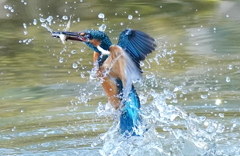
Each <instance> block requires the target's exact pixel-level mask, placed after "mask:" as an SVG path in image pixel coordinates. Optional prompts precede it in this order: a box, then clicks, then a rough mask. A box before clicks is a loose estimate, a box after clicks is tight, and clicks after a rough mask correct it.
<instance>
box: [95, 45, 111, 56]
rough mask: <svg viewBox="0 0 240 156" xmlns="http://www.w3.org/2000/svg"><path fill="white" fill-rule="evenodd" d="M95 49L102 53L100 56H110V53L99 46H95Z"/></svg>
mask: <svg viewBox="0 0 240 156" xmlns="http://www.w3.org/2000/svg"><path fill="white" fill-rule="evenodd" d="M97 49H98V50H99V51H101V52H102V55H109V54H110V51H107V50H104V49H103V48H102V47H100V46H97Z"/></svg>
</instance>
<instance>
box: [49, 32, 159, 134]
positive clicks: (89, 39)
mask: <svg viewBox="0 0 240 156" xmlns="http://www.w3.org/2000/svg"><path fill="white" fill-rule="evenodd" d="M52 36H53V37H56V38H60V39H61V40H65V41H67V40H74V41H80V42H82V43H84V44H86V45H87V46H88V47H89V48H91V49H92V50H93V64H94V67H93V69H95V70H94V71H95V75H96V77H97V78H98V79H101V80H102V81H101V85H102V88H103V90H104V91H105V93H106V95H107V98H108V102H109V103H110V104H111V105H112V106H113V107H114V108H115V109H116V110H117V109H118V110H120V112H121V115H120V126H119V132H120V133H121V134H123V135H124V136H134V135H137V134H136V129H138V128H139V126H140V125H141V121H142V119H141V115H140V106H141V105H140V100H139V97H138V94H137V92H136V89H135V87H134V82H136V81H139V80H141V78H142V69H141V67H140V63H141V61H143V60H145V58H146V57H147V55H148V54H149V53H151V52H153V51H154V50H155V48H156V43H155V40H154V39H153V38H152V37H151V36H149V35H148V34H146V33H144V32H142V31H139V30H133V29H129V28H127V29H125V30H124V31H122V32H121V33H120V36H119V39H118V43H117V44H116V45H114V44H112V42H111V40H110V39H109V37H108V36H107V34H106V33H104V32H102V31H98V30H84V31H81V32H71V31H63V32H55V31H53V32H52Z"/></svg>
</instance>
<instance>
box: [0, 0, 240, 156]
mask: <svg viewBox="0 0 240 156" xmlns="http://www.w3.org/2000/svg"><path fill="white" fill-rule="evenodd" d="M0 5H1V7H0V8H1V9H0V11H1V15H0V20H1V29H2V31H1V33H0V35H1V38H0V40H1V42H0V86H1V87H0V132H1V133H0V155H24V156H28V155H94V156H95V155H113V156H115V155H116V156H117V155H119V156H120V155H121V156H122V155H133V156H139V155H154V156H155V155H162V156H165V155H166V156H174V155H176V156H196V155H199V156H215V155H217V156H218V155H219V156H222V155H231V156H232V155H233V156H235V155H236V156H237V155H240V150H239V149H240V147H239V146H240V144H239V142H240V134H239V129H240V118H239V116H240V113H239V112H240V109H239V108H238V103H239V98H240V92H239V80H238V79H239V73H240V63H239V48H240V47H239V41H240V38H239V35H238V34H239V32H240V28H239V10H240V8H239V6H240V5H239V2H234V1H220V2H217V1H191V2H186V1H184V2H183V1H180V0H177V1H174V2H171V3H168V2H167V1H166V2H160V1H151V2H150V1H141V2H139V1H131V2H125V3H122V4H120V3H119V2H117V1H116V2H115V1H108V2H104V3H103V2H100V1H99V2H98V1H92V0H90V1H67V2H66V1H62V0H59V1H57V2H52V1H48V2H46V1H44V2H43V1H40V0H37V1H30V0H21V1H14V2H13V1H10V0H6V1H1V3H0ZM109 8H111V9H109ZM69 19H71V21H72V22H71V26H69V27H70V28H69V29H70V30H71V31H81V30H84V29H86V28H90V29H99V28H101V29H104V30H103V31H105V32H106V33H107V34H108V35H109V37H110V38H111V40H112V41H113V43H114V44H116V43H117V40H118V35H119V33H120V32H121V31H122V30H124V29H125V28H127V27H129V28H133V29H139V30H142V31H144V32H146V33H148V34H150V35H151V36H153V37H154V38H155V39H156V41H157V45H158V47H157V50H156V51H155V52H154V53H153V54H150V55H149V56H148V58H147V59H146V61H144V62H142V63H141V67H142V69H143V71H144V74H143V80H142V82H141V83H136V84H135V86H136V88H137V91H138V94H139V97H140V99H141V104H142V108H141V113H142V116H143V121H144V125H143V127H142V129H140V130H139V133H144V135H143V137H132V138H130V139H126V138H123V137H122V136H121V135H119V134H118V132H117V127H118V118H119V116H118V114H119V112H118V111H115V110H113V109H112V107H111V106H109V105H108V104H106V103H107V100H106V97H105V95H104V93H103V91H102V89H101V85H100V83H99V81H98V80H97V79H94V73H93V71H92V67H93V63H92V51H91V50H90V49H88V48H87V47H86V46H85V45H83V44H81V43H78V42H71V41H70V42H69V41H68V42H66V44H65V45H63V44H62V43H61V41H60V39H56V38H52V37H51V35H50V33H49V32H48V31H50V32H51V31H52V30H54V31H62V30H63V29H65V28H66V27H68V25H69V24H68V21H69ZM102 25H103V27H101V26H102ZM89 75H91V76H92V77H93V78H92V79H91V78H90V77H89ZM146 128H147V129H148V131H146V132H144V131H141V130H144V129H146Z"/></svg>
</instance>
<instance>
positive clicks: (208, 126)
mask: <svg viewBox="0 0 240 156" xmlns="http://www.w3.org/2000/svg"><path fill="white" fill-rule="evenodd" d="M171 94H172V95H173V94H174V93H173V92H170V91H164V92H163V93H156V92H154V91H152V92H150V93H149V96H152V98H153V100H152V102H151V103H150V104H149V105H147V106H144V107H142V109H141V112H142V114H141V115H142V117H143V124H142V125H143V126H142V128H140V129H139V131H142V134H143V135H141V136H137V137H131V138H128V139H127V138H124V137H123V136H122V135H121V134H119V132H118V127H119V114H120V113H116V111H114V110H111V107H110V106H109V104H107V105H106V106H104V105H102V104H99V106H98V109H97V113H98V115H103V114H104V115H106V114H107V115H112V116H114V118H115V121H114V124H113V126H112V127H111V128H110V129H109V130H108V131H107V132H106V133H104V134H101V135H100V136H99V138H98V140H97V141H96V142H94V143H93V146H95V145H98V144H102V145H103V147H102V149H101V150H100V151H99V152H100V154H101V155H103V156H107V155H114V156H118V155H119V156H120V155H121V156H129V155H131V156H141V155H163V156H165V155H166V156H168V155H169V156H170V155H178V156H179V155H184V156H187V155H189V156H190V155H208V156H211V155H216V152H217V149H216V144H217V143H218V142H219V141H220V140H221V138H222V136H221V134H222V133H223V132H224V130H225V126H224V125H223V124H221V123H219V122H217V121H214V120H211V119H207V118H206V117H205V116H197V115H195V114H194V113H190V114H188V113H187V112H186V111H185V110H184V109H182V108H181V107H179V106H173V105H169V104H167V103H166V99H167V98H168V96H169V95H171ZM109 112H111V113H109ZM113 114H115V115H113ZM116 114H118V115H116ZM146 128H147V129H148V130H147V131H145V129H146ZM149 151H151V152H149Z"/></svg>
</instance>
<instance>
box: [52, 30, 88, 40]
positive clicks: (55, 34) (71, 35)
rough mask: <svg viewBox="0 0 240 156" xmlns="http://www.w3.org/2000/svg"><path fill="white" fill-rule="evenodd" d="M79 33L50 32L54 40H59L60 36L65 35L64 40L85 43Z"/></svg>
mask: <svg viewBox="0 0 240 156" xmlns="http://www.w3.org/2000/svg"><path fill="white" fill-rule="evenodd" d="M80 33H81V32H70V31H63V32H60V31H53V32H52V37H55V38H60V36H61V35H65V37H66V39H65V40H75V41H81V42H83V41H85V39H84V38H83V37H82V36H80V35H79V34H80Z"/></svg>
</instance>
